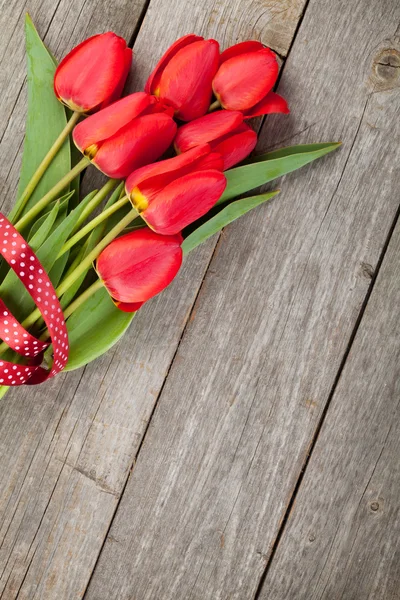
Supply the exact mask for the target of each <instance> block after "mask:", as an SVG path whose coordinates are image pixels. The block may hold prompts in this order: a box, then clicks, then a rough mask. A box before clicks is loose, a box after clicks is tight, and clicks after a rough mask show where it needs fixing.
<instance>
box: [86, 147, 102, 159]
mask: <svg viewBox="0 0 400 600" xmlns="http://www.w3.org/2000/svg"><path fill="white" fill-rule="evenodd" d="M98 149H99V147H98V146H97V144H91V145H90V146H88V147H87V148H85V151H84V153H83V154H84V155H85V156H86V157H87V158H88V159H89V160H92V159H93V158H94V157H95V156H96V154H97V151H98Z"/></svg>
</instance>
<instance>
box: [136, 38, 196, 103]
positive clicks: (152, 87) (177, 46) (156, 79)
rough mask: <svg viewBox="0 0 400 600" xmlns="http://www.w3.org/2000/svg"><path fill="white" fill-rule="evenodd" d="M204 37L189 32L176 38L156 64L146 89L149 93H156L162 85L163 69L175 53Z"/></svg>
mask: <svg viewBox="0 0 400 600" xmlns="http://www.w3.org/2000/svg"><path fill="white" fill-rule="evenodd" d="M203 39H204V38H202V37H200V36H198V35H195V34H194V33H189V34H188V35H184V36H183V37H181V38H179V40H176V42H175V43H174V44H172V46H170V47H169V48H168V50H167V51H166V52H165V53H164V54H163V55H162V57H161V58H160V60H159V61H158V63H157V65H156V66H155V69H154V70H153V72H152V73H151V75H150V77H149V78H148V80H147V81H146V85H145V87H144V91H145V92H147V93H148V94H154V93H155V92H156V90H157V88H158V87H159V85H160V78H161V73H162V71H163V69H164V68H165V67H166V66H167V64H168V62H169V61H170V60H171V58H172V57H174V56H175V54H177V53H178V52H179V50H181V49H182V48H184V47H185V46H188V45H189V44H192V43H193V42H198V41H200V40H203Z"/></svg>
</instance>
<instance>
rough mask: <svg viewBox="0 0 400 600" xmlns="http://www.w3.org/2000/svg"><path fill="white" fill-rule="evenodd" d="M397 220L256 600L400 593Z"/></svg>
mask: <svg viewBox="0 0 400 600" xmlns="http://www.w3.org/2000/svg"><path fill="white" fill-rule="evenodd" d="M399 258H400V222H399V224H398V225H397V229H396V231H395V233H394V235H393V237H392V239H391V242H390V245H389V248H388V251H387V254H386V256H385V260H384V262H383V265H382V268H381V270H380V272H379V275H378V278H377V280H376V283H375V286H374V289H373V292H372V295H371V299H370V301H369V303H368V305H367V308H366V311H365V313H364V316H363V319H362V321H361V325H360V328H359V330H358V332H357V335H356V338H355V340H354V344H353V346H352V348H351V352H350V354H349V357H348V360H347V362H346V365H345V367H344V370H343V373H342V376H341V378H340V381H339V384H338V386H337V389H336V391H335V394H334V396H333V399H332V403H331V405H330V407H329V412H328V416H327V419H326V421H325V423H324V426H323V427H322V430H321V434H320V436H319V438H318V441H317V443H316V446H315V448H314V451H313V453H312V457H311V459H310V463H309V466H308V469H307V472H306V475H305V477H304V480H303V482H302V485H301V487H300V492H299V494H298V496H297V498H296V502H295V505H294V508H293V510H292V512H291V514H290V518H289V521H288V524H287V527H286V529H285V531H284V536H283V537H282V540H281V543H280V545H279V546H278V549H277V552H276V555H275V557H274V559H273V561H272V563H271V565H270V568H269V569H268V572H267V576H266V580H265V584H264V586H263V588H262V592H261V594H260V596H259V600H269V599H271V598H274V600H283V599H284V598H296V600H303V599H304V600H305V599H307V600H311V599H312V600H317V599H324V598H341V599H342V600H361V599H362V600H395V599H398V598H400V502H399V498H400V464H399V457H400V411H399V408H400V407H399V400H400V344H399V340H400V320H399V306H400V260H399Z"/></svg>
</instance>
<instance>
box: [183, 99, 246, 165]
mask: <svg viewBox="0 0 400 600" xmlns="http://www.w3.org/2000/svg"><path fill="white" fill-rule="evenodd" d="M205 143H208V144H209V145H210V147H211V149H212V150H213V151H214V152H216V153H218V154H220V155H221V156H222V158H223V162H224V164H223V170H224V171H226V170H227V169H230V168H231V167H232V166H233V165H235V164H236V163H238V162H240V161H242V160H243V159H244V158H246V157H247V156H248V155H249V154H250V152H252V151H253V150H254V148H255V146H256V144H257V134H256V132H255V131H253V130H252V129H251V128H250V127H249V126H248V125H246V124H245V123H243V115H242V113H241V112H239V111H233V110H232V111H230V110H219V111H217V112H214V113H210V114H208V115H205V116H204V117H200V118H199V119H195V120H194V121H191V122H190V123H187V124H186V125H183V126H182V127H179V129H178V133H177V134H176V138H175V142H174V144H175V149H176V151H177V152H186V151H187V150H190V149H191V148H194V147H196V146H198V145H199V144H205Z"/></svg>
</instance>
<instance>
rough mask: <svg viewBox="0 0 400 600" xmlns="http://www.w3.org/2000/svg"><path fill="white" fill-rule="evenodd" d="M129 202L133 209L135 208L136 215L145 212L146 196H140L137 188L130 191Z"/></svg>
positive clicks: (140, 193)
mask: <svg viewBox="0 0 400 600" xmlns="http://www.w3.org/2000/svg"><path fill="white" fill-rule="evenodd" d="M130 200H131V202H132V205H133V207H134V208H136V210H137V211H138V213H141V212H143V211H144V210H146V208H147V207H148V205H149V201H148V200H147V198H146V196H144V195H143V194H142V192H141V191H140V190H139V188H138V187H135V188H133V190H132V191H131V195H130Z"/></svg>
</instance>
